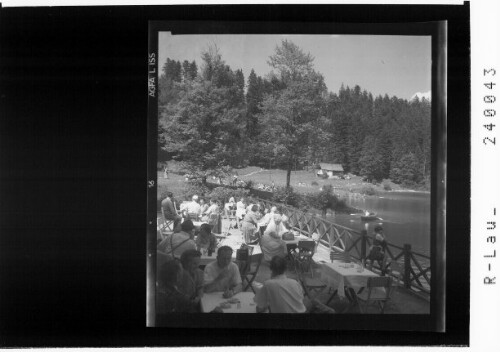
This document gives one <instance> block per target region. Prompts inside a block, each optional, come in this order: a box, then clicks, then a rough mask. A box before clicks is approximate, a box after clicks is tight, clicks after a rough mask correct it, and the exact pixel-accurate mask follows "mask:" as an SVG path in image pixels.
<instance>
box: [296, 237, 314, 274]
mask: <svg viewBox="0 0 500 352" xmlns="http://www.w3.org/2000/svg"><path fill="white" fill-rule="evenodd" d="M297 248H298V253H296V254H295V256H294V262H295V271H296V272H297V274H299V272H300V271H309V270H310V271H311V277H314V273H313V271H312V261H313V260H312V257H313V255H314V250H315V248H316V242H314V241H299V243H298V244H297ZM297 268H298V269H299V270H297ZM303 268H307V270H303Z"/></svg>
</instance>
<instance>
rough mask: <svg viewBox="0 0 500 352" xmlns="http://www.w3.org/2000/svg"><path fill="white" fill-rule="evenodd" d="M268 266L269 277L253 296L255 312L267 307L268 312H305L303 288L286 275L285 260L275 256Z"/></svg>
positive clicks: (264, 309)
mask: <svg viewBox="0 0 500 352" xmlns="http://www.w3.org/2000/svg"><path fill="white" fill-rule="evenodd" d="M270 266H271V278H270V279H269V280H267V281H265V282H264V286H262V288H261V289H260V290H259V291H257V294H256V295H255V297H254V301H255V303H256V304H257V313H263V312H265V311H267V310H268V309H269V311H270V313H305V312H306V306H305V305H304V290H303V289H302V287H301V286H300V283H298V282H297V281H296V280H293V279H290V278H288V277H286V275H285V270H286V260H285V259H284V258H282V257H279V256H275V257H273V259H271V265H270Z"/></svg>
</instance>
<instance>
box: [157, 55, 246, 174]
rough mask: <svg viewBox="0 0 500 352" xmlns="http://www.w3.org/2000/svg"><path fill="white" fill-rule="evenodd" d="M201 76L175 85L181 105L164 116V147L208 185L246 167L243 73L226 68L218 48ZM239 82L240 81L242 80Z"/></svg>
mask: <svg viewBox="0 0 500 352" xmlns="http://www.w3.org/2000/svg"><path fill="white" fill-rule="evenodd" d="M202 59H203V65H202V69H201V77H199V79H196V80H193V81H185V82H182V83H178V84H177V85H175V86H174V88H175V89H176V91H177V96H178V99H177V100H175V99H174V100H172V102H171V103H169V104H168V106H167V107H166V108H165V109H164V112H163V113H162V115H161V117H160V123H159V128H160V144H161V145H162V148H163V149H164V150H166V151H168V152H171V153H174V155H175V156H174V158H175V159H177V160H182V161H183V162H184V163H185V164H186V166H187V169H188V172H189V173H190V174H192V175H194V176H195V177H196V178H199V179H201V180H202V182H205V180H206V178H207V177H209V176H215V177H225V176H228V175H229V173H230V171H231V168H232V166H234V165H238V164H240V163H241V157H240V156H241V153H242V151H243V150H244V143H242V138H243V130H242V127H241V121H242V119H243V116H244V104H243V101H242V98H243V95H242V86H241V77H242V73H241V72H240V73H239V74H235V73H234V72H233V71H232V70H231V69H230V68H229V67H228V66H227V65H225V63H224V61H223V60H222V58H221V56H220V54H219V52H218V50H217V48H216V47H209V48H208V50H207V51H205V52H204V53H203V55H202ZM238 77H240V79H238Z"/></svg>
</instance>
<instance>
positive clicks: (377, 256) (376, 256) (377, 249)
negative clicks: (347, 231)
mask: <svg viewBox="0 0 500 352" xmlns="http://www.w3.org/2000/svg"><path fill="white" fill-rule="evenodd" d="M374 231H375V238H374V239H373V243H372V245H371V246H370V248H369V252H368V256H367V259H368V260H369V261H370V263H371V264H370V265H369V267H368V269H369V270H371V269H372V268H373V262H374V261H377V262H378V265H379V266H380V268H381V270H382V274H384V273H385V261H386V251H387V242H386V240H385V237H384V228H383V227H382V226H380V225H377V226H375V228H374Z"/></svg>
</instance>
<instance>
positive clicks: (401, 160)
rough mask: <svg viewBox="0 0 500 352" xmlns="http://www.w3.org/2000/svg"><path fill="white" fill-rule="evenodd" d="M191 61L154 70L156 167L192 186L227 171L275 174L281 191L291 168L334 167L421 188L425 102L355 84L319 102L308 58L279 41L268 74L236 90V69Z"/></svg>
mask: <svg viewBox="0 0 500 352" xmlns="http://www.w3.org/2000/svg"><path fill="white" fill-rule="evenodd" d="M200 62H201V64H200V67H199V68H198V65H197V63H196V62H195V61H192V62H189V61H188V60H184V61H182V62H181V61H176V60H172V59H170V58H168V59H167V60H166V62H165V63H164V65H163V69H162V74H161V76H160V77H159V81H158V84H159V96H158V100H159V106H158V107H159V126H158V135H159V141H158V142H159V146H160V148H161V149H160V150H159V153H158V155H159V157H160V161H165V160H168V161H169V162H170V161H171V160H177V161H182V162H183V163H184V164H185V166H183V169H182V172H186V173H190V174H192V175H194V177H195V178H197V179H199V180H201V181H202V182H203V181H204V180H205V179H206V178H207V177H209V176H216V177H219V176H221V177H225V176H228V175H229V174H230V172H231V168H233V167H241V166H245V165H256V166H260V167H265V168H269V169H271V168H281V169H285V170H286V171H287V173H286V177H287V180H286V181H287V182H286V185H287V186H289V185H290V176H291V170H293V169H294V168H300V167H302V166H305V165H307V166H310V165H313V166H317V165H318V163H319V162H327V163H340V164H342V166H343V167H344V170H345V172H349V173H351V174H355V175H359V176H363V177H364V178H365V179H366V180H368V181H370V182H380V181H381V180H383V179H388V178H390V179H391V181H393V182H395V183H397V184H401V185H404V186H408V187H412V188H421V187H424V188H426V189H429V187H430V186H429V180H430V174H431V169H430V167H431V143H430V140H431V128H430V127H431V118H430V117H431V104H430V102H429V101H428V100H425V99H422V100H419V99H418V98H415V99H413V100H411V101H407V100H404V99H400V98H397V97H389V96H388V95H387V94H386V95H385V96H377V97H373V96H372V94H371V93H369V92H367V91H366V90H363V89H362V88H361V87H359V86H358V85H355V86H353V87H349V86H345V85H343V84H342V86H341V88H340V89H339V91H338V92H330V93H328V92H327V89H326V85H325V83H324V79H323V76H322V75H321V73H319V72H316V71H315V70H314V66H313V63H314V58H313V57H312V56H311V55H310V54H308V53H305V52H303V51H302V49H301V48H299V47H298V46H297V45H295V44H294V43H292V42H290V41H287V40H284V41H282V42H281V43H280V45H278V46H277V47H276V50H275V52H274V54H273V55H272V56H270V57H269V61H268V63H269V65H270V67H271V68H272V71H271V72H270V73H269V74H268V75H266V76H265V77H260V76H258V75H256V74H255V71H254V70H252V71H251V72H250V75H249V76H248V77H247V82H246V83H247V89H246V91H245V77H244V76H243V72H242V70H241V69H239V68H235V69H232V68H231V67H229V66H228V65H227V64H226V63H225V61H224V60H223V58H222V55H221V53H220V52H219V50H218V48H217V47H216V46H215V45H211V46H208V47H207V48H206V49H205V50H204V51H203V53H202V55H201V61H200ZM160 165H163V164H159V166H158V167H160ZM170 169H171V168H170V167H169V170H170ZM172 172H175V171H172Z"/></svg>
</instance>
